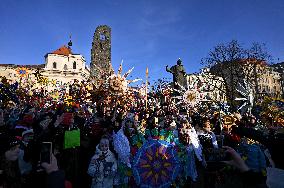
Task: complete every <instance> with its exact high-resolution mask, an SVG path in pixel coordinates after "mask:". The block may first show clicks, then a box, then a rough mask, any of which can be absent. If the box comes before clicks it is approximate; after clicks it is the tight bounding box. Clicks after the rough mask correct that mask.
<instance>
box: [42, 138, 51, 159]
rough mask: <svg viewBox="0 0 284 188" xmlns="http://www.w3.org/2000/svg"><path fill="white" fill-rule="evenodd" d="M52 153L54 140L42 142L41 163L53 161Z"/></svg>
mask: <svg viewBox="0 0 284 188" xmlns="http://www.w3.org/2000/svg"><path fill="white" fill-rule="evenodd" d="M51 155H52V142H42V143H41V150H40V161H41V163H43V162H46V163H49V164H50V163H51Z"/></svg>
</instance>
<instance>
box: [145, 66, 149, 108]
mask: <svg viewBox="0 0 284 188" xmlns="http://www.w3.org/2000/svg"><path fill="white" fill-rule="evenodd" d="M148 77H149V70H148V67H147V68H146V88H145V92H146V101H145V104H146V110H147V108H148Z"/></svg>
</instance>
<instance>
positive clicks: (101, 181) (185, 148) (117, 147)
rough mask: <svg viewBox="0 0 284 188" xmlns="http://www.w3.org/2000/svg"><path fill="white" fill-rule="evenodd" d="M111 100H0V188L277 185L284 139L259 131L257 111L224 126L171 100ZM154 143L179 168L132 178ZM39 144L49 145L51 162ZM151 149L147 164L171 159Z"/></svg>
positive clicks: (283, 165) (213, 115)
mask: <svg viewBox="0 0 284 188" xmlns="http://www.w3.org/2000/svg"><path fill="white" fill-rule="evenodd" d="M45 95H48V94H45ZM45 97H46V96H45ZM42 98H44V97H42ZM116 99H117V98H116ZM143 100H145V99H143ZM114 101H115V103H110V102H106V101H105V102H104V103H99V102H87V101H83V100H81V101H80V103H77V104H74V103H73V104H71V105H70V104H66V103H64V102H61V103H60V102H59V103H58V102H55V103H53V104H49V105H44V104H43V105H39V104H38V103H33V101H31V100H29V101H28V100H23V99H22V100H18V101H17V102H13V101H9V102H7V103H5V104H4V103H1V106H2V107H1V110H0V145H1V153H0V187H4V188H6V187H9V188H10V187H11V188H22V187H23V188H25V187H48V188H64V187H73V188H77V187H78V188H79V187H86V188H87V187H92V188H96V187H104V188H108V187H143V186H144V187H146V186H147V185H148V187H160V186H161V185H159V183H158V182H159V181H158V179H159V178H160V179H161V181H162V182H165V181H169V183H168V184H167V185H166V186H165V187H206V188H213V187H250V186H251V187H266V186H267V184H268V183H270V184H271V182H273V183H275V181H273V179H268V176H267V174H268V169H269V172H270V170H271V169H284V161H283V157H284V156H283V152H281V148H282V147H283V146H284V137H283V134H282V133H281V132H280V131H276V130H277V129H275V128H274V129H269V128H267V129H266V131H263V130H259V129H257V128H256V127H257V124H258V123H259V119H257V118H256V117H255V116H253V115H252V114H242V115H241V114H240V113H238V112H235V113H230V116H231V117H232V118H233V120H232V122H231V123H229V124H226V123H224V119H222V117H221V115H222V113H221V111H217V112H216V111H212V110H210V109H207V110H204V109H203V110H200V109H188V108H184V106H182V105H180V106H176V105H175V100H174V99H173V100H169V99H168V100H164V101H162V102H159V103H157V102H155V103H154V102H152V103H151V102H150V101H151V100H149V103H148V104H146V105H145V103H139V102H137V103H133V104H132V105H127V108H126V107H125V106H124V105H123V104H122V103H119V102H118V100H114ZM152 101H154V100H152ZM147 105H148V106H147ZM279 130H280V129H279ZM71 133H72V134H71ZM73 133H74V134H73ZM75 133H77V134H76V135H77V136H75ZM68 135H71V137H70V136H68ZM154 141H163V142H162V143H167V144H164V145H163V144H161V145H162V146H163V147H167V146H170V147H172V148H174V149H173V153H172V155H175V157H176V158H177V162H176V165H178V168H175V167H174V168H175V169H177V170H176V171H174V172H173V171H170V170H168V171H167V172H166V173H165V174H162V173H158V172H156V171H155V170H157V169H160V166H159V165H160V163H159V164H158V163H155V161H154V162H153V164H154V165H153V166H149V169H152V171H151V170H150V171H149V172H145V174H139V173H138V174H137V173H135V172H140V171H139V170H138V171H137V169H136V170H135V168H139V167H137V165H136V166H135V163H137V160H138V159H140V158H139V157H140V156H138V153H139V155H142V154H143V152H141V151H142V150H143V151H144V150H145V151H146V150H147V148H145V145H147V144H149V143H156V142H154ZM42 143H51V146H52V147H51V152H50V156H49V157H50V160H49V161H48V162H46V161H43V160H42V158H43V157H42V156H41V155H42ZM147 152H148V153H147ZM147 152H146V153H145V155H146V157H147V158H148V159H149V160H155V159H154V157H153V156H155V155H157V156H161V158H163V160H170V159H168V158H169V157H168V156H167V154H165V153H164V152H162V151H156V153H155V152H153V153H152V154H151V152H149V151H148V150H147ZM152 155H153V156H152ZM144 162H145V161H144ZM140 163H141V166H143V165H144V166H143V167H145V168H146V167H147V165H149V164H148V163H146V162H145V163H143V162H141V161H140ZM142 163H143V164H142ZM165 165H166V164H165ZM168 165H169V164H168ZM166 169H167V168H166ZM151 173H156V174H154V175H153V177H154V178H153V182H152V179H150V176H151V177H152V174H151ZM172 174H175V175H172ZM140 176H141V177H140ZM142 176H143V177H142ZM145 177H146V178H145ZM147 178H149V179H148V182H147V181H146V182H141V181H144V180H145V179H146V180H147ZM155 178H156V179H155ZM139 180H140V181H139ZM282 181H283V180H282ZM277 183H278V184H281V181H280V180H278V181H276V184H277ZM282 185H283V182H282Z"/></svg>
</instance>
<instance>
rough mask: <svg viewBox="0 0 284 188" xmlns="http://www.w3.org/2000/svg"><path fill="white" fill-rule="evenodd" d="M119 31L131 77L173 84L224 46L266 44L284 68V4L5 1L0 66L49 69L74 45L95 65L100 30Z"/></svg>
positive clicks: (116, 59)
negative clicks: (51, 58)
mask: <svg viewBox="0 0 284 188" xmlns="http://www.w3.org/2000/svg"><path fill="white" fill-rule="evenodd" d="M103 24H107V25H109V26H110V27H111V28H112V64H113V66H114V68H115V70H117V69H118V66H119V64H120V61H121V59H123V60H124V70H125V71H126V69H129V68H131V67H132V66H134V67H135V68H134V71H133V73H132V77H135V78H136V77H140V78H144V77H145V69H146V67H147V66H148V67H149V74H150V76H151V80H152V79H157V78H162V77H168V78H171V74H169V73H167V72H166V71H165V66H166V65H170V66H171V65H174V64H175V63H176V60H177V59H178V58H179V57H180V58H181V59H182V60H183V63H184V65H185V68H186V71H187V72H188V73H192V72H197V71H199V69H200V68H201V67H202V65H201V64H200V60H201V58H204V57H206V55H207V54H208V52H209V50H210V49H212V48H213V47H214V46H215V45H217V44H219V43H222V42H229V41H231V40H232V39H236V40H238V41H239V42H240V43H241V44H243V45H244V46H245V47H247V46H249V45H250V44H251V43H252V42H261V43H266V44H267V48H268V51H269V52H270V53H271V55H272V56H273V58H274V60H275V61H276V62H278V58H279V59H280V61H284V1H283V0H99V1H98V0H89V1H86V0H80V1H79V0H1V2H0V63H2V64H4V63H5V64H6V63H11V64H43V63H44V55H45V54H46V53H48V52H52V51H54V50H56V49H57V48H59V47H60V46H61V45H63V44H67V42H68V40H69V35H70V34H72V40H73V52H74V53H80V54H82V55H83V56H84V57H85V58H86V60H87V63H88V64H89V63H90V59H91V58H90V51H91V43H92V38H93V33H94V31H95V29H96V27H97V26H98V25H103Z"/></svg>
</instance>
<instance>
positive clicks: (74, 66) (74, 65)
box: [73, 61, 76, 69]
mask: <svg viewBox="0 0 284 188" xmlns="http://www.w3.org/2000/svg"><path fill="white" fill-rule="evenodd" d="M73 69H76V61H74V62H73Z"/></svg>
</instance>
